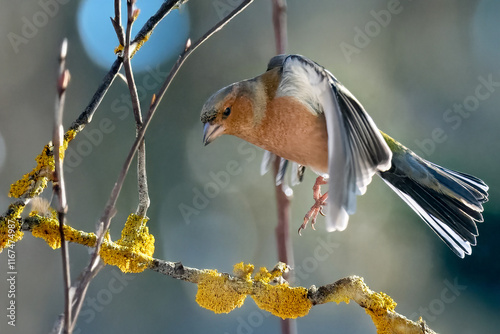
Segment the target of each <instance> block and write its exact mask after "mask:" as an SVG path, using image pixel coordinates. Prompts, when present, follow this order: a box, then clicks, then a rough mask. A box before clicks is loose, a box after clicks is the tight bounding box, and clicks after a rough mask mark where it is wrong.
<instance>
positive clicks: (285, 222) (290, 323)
mask: <svg viewBox="0 0 500 334" xmlns="http://www.w3.org/2000/svg"><path fill="white" fill-rule="evenodd" d="M272 4H273V26H274V36H275V41H276V53H277V54H283V53H285V52H286V47H287V44H288V42H287V20H286V19H287V15H286V0H272ZM280 160H281V159H280V158H277V159H274V165H273V167H274V168H273V171H274V177H273V182H275V180H276V176H277V175H278V173H279V172H280ZM284 185H285V182H282V183H281V184H275V191H276V203H277V211H278V224H277V226H276V229H275V233H276V243H277V247H278V261H281V262H284V263H287V264H288V265H290V266H291V267H292V268H293V266H294V258H293V248H292V239H291V237H290V199H289V198H288V196H287V195H286V194H285V192H284V189H283V187H284ZM291 275H292V273H291V272H290V273H289V274H288V277H286V276H285V278H286V279H288V280H292V278H291V277H290V276H291ZM280 324H281V333H282V334H291V333H297V323H296V321H295V320H294V319H284V320H281V321H280Z"/></svg>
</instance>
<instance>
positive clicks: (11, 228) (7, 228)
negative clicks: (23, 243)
mask: <svg viewBox="0 0 500 334" xmlns="http://www.w3.org/2000/svg"><path fill="white" fill-rule="evenodd" d="M24 207H25V205H24V203H21V202H16V203H12V204H11V205H9V209H8V210H7V214H6V215H5V216H4V217H0V252H2V250H3V249H4V248H6V247H10V246H12V245H14V244H15V243H16V242H17V241H19V240H21V239H22V238H23V236H24V232H23V231H21V221H20V218H21V213H22V212H23V209H24Z"/></svg>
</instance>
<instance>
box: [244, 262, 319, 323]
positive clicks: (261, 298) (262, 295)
mask: <svg viewBox="0 0 500 334" xmlns="http://www.w3.org/2000/svg"><path fill="white" fill-rule="evenodd" d="M286 270H287V266H286V265H285V264H284V263H281V262H280V263H278V265H276V267H275V268H274V269H273V271H272V272H269V271H268V270H267V269H266V268H260V271H259V273H257V274H256V275H255V278H254V280H255V282H259V283H260V284H259V285H258V286H259V288H258V289H256V291H255V294H254V295H252V298H253V300H254V301H255V303H256V304H257V306H258V307H259V308H260V309H262V310H266V311H268V312H271V313H272V314H273V315H275V316H277V317H280V318H282V319H287V318H292V319H295V318H297V317H303V316H305V315H306V314H307V313H309V309H310V308H311V307H312V303H311V301H310V300H309V299H308V298H307V292H308V291H307V289H306V288H303V287H296V288H292V287H290V286H289V285H288V283H286V282H285V283H281V284H278V285H273V284H269V283H270V282H272V281H273V280H275V279H276V278H280V277H281V276H282V275H283V274H284V273H285V272H286Z"/></svg>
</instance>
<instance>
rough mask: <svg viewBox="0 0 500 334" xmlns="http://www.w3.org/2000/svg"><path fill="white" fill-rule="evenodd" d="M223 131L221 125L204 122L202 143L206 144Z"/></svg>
mask: <svg viewBox="0 0 500 334" xmlns="http://www.w3.org/2000/svg"><path fill="white" fill-rule="evenodd" d="M223 133H224V127H223V126H222V125H220V124H210V123H209V122H207V123H205V124H204V125H203V144H205V146H207V145H208V144H210V143H211V142H213V141H214V140H215V138H217V137H219V136H220V135H222V134H223Z"/></svg>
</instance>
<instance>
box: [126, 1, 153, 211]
mask: <svg viewBox="0 0 500 334" xmlns="http://www.w3.org/2000/svg"><path fill="white" fill-rule="evenodd" d="M134 5H135V0H129V1H127V17H128V19H127V31H126V35H125V48H124V52H123V57H124V58H123V67H124V69H125V75H126V77H127V84H128V88H129V92H130V97H131V99H132V109H133V110H134V117H135V123H136V135H137V133H139V131H140V129H141V128H142V112H141V105H140V102H139V95H138V94H137V87H136V84H135V80H134V73H133V71H132V65H131V63H130V36H131V32H132V25H133V24H134V21H135V19H136V17H137V15H138V14H139V10H138V9H134ZM137 184H138V192H139V204H138V206H137V210H136V214H137V215H139V216H143V217H144V216H146V213H147V211H148V208H149V204H150V200H149V194H148V178H147V172H146V143H145V140H142V142H141V144H140V145H139V148H138V152H137Z"/></svg>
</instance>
